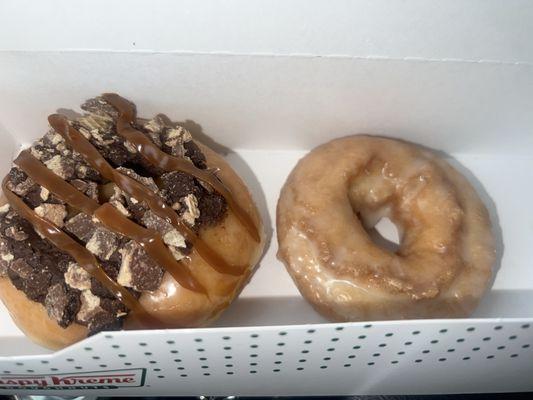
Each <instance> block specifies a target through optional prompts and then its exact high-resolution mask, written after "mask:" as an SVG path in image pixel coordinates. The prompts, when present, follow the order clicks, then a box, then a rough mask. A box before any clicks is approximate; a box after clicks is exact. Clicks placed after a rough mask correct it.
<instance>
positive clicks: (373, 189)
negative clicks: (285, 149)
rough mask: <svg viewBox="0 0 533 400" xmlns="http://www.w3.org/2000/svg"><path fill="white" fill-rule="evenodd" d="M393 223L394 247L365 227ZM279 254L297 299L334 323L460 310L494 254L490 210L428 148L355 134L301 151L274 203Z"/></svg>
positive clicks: (486, 275)
mask: <svg viewBox="0 0 533 400" xmlns="http://www.w3.org/2000/svg"><path fill="white" fill-rule="evenodd" d="M384 217H387V218H389V219H390V220H391V221H392V222H393V223H394V224H395V225H396V227H397V229H398V232H399V236H400V243H399V248H398V249H397V251H395V252H393V251H390V250H387V249H386V248H382V247H380V246H378V245H377V244H376V243H374V241H373V240H372V239H371V238H370V237H369V232H370V230H371V229H372V228H373V227H374V226H375V225H376V224H377V223H378V221H379V220H380V219H382V218H384ZM277 235H278V242H279V252H278V257H279V259H280V260H281V261H283V262H284V264H285V266H286V268H287V270H288V271H289V273H290V274H291V276H292V278H293V280H294V282H295V283H296V285H297V287H298V289H299V290H300V292H301V293H302V294H303V296H304V297H305V298H306V299H307V300H308V301H309V302H310V303H311V304H312V305H313V306H314V307H315V309H316V310H317V311H319V312H320V313H321V314H323V315H324V316H326V317H327V318H330V319H332V320H336V321H357V320H380V319H402V318H445V317H461V316H467V315H468V314H469V313H471V312H472V311H473V309H474V308H475V307H476V305H477V303H478V302H479V300H480V298H481V296H482V295H483V293H484V292H485V290H486V289H487V287H488V285H489V282H490V280H491V276H492V268H493V264H494V260H495V242H494V237H493V234H492V231H491V223H490V219H489V214H488V212H487V209H486V207H485V205H484V204H483V203H482V201H481V200H480V198H479V197H478V195H477V193H476V191H475V190H474V188H473V187H472V186H471V185H470V183H469V182H468V181H467V180H466V179H465V178H464V177H463V176H462V175H461V174H459V173H458V172H457V171H456V170H455V169H453V168H452V167H451V166H450V165H449V164H448V163H447V162H446V161H445V160H443V159H442V158H440V157H439V156H438V155H437V154H435V153H434V152H432V151H429V150H426V149H424V148H422V147H420V146H417V145H414V144H410V143H406V142H403V141H398V140H392V139H385V138H379V137H372V136H365V135H356V136H350V137H345V138H341V139H336V140H333V141H331V142H329V143H326V144H323V145H321V146H319V147H317V148H315V149H314V150H312V151H311V152H310V153H309V154H307V155H306V156H305V157H304V158H302V159H301V160H300V161H299V163H298V164H297V166H296V167H295V168H294V170H293V171H292V172H291V174H290V176H289V177H288V179H287V181H286V183H285V185H284V186H283V188H282V190H281V194H280V197H279V201H278V206H277Z"/></svg>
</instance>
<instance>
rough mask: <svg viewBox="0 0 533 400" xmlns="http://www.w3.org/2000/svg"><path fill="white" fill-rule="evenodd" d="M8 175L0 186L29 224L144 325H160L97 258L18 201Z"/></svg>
mask: <svg viewBox="0 0 533 400" xmlns="http://www.w3.org/2000/svg"><path fill="white" fill-rule="evenodd" d="M8 182H9V180H8V177H5V178H4V180H3V182H2V189H3V191H4V194H5V196H6V198H7V201H8V203H9V205H10V206H11V207H13V209H14V210H15V211H16V212H17V213H18V214H19V215H20V216H21V217H22V218H24V219H25V220H27V221H28V222H29V223H31V224H32V226H33V227H34V228H35V230H36V231H37V232H39V233H40V234H41V235H43V236H44V237H45V238H46V239H48V240H49V241H50V242H52V244H54V245H55V246H56V247H57V248H59V249H60V250H62V251H64V252H65V253H68V254H70V256H71V257H72V258H74V259H75V260H76V262H77V263H78V264H79V265H80V266H81V267H82V268H83V269H84V270H85V271H87V272H88V273H89V274H91V275H92V276H93V277H95V278H96V279H97V280H98V281H99V282H100V283H101V284H102V285H104V287H105V288H106V289H107V290H109V291H110V292H111V293H113V295H114V296H115V297H116V298H117V299H118V300H119V301H121V302H122V303H123V304H124V305H125V306H126V307H128V308H129V309H130V310H131V312H132V317H133V318H136V319H137V320H138V321H139V322H140V323H141V324H143V325H145V326H155V327H159V326H164V325H163V324H162V322H161V321H159V320H157V319H156V318H154V317H153V316H151V315H150V314H148V313H147V312H146V310H145V309H144V308H143V307H142V306H141V304H140V303H139V302H138V301H137V299H136V298H135V297H133V295H132V294H131V293H130V292H128V291H127V290H126V289H125V288H123V287H122V286H120V285H119V284H117V283H116V282H115V281H113V280H112V279H111V278H110V277H109V276H107V274H106V273H105V272H104V270H103V269H102V268H101V267H100V265H99V264H98V261H97V260H96V258H95V257H94V255H93V254H92V253H90V252H89V250H87V249H86V248H85V247H83V246H82V245H80V244H79V243H78V242H76V241H75V240H74V239H72V238H71V237H70V236H69V235H67V234H66V233H65V232H63V231H62V230H61V229H59V228H58V227H57V226H55V225H54V224H52V223H51V222H49V221H47V220H46V219H44V218H41V217H40V216H38V215H37V214H36V213H35V212H34V211H33V210H32V209H31V208H30V207H28V206H27V205H26V203H24V201H22V199H20V198H19V197H18V196H17V195H16V194H15V193H13V192H12V191H11V190H9V188H8V187H7V183H8Z"/></svg>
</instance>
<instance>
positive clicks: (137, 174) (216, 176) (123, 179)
mask: <svg viewBox="0 0 533 400" xmlns="http://www.w3.org/2000/svg"><path fill="white" fill-rule="evenodd" d="M82 109H84V111H85V112H86V113H84V114H83V115H82V116H81V117H79V118H77V119H75V120H72V121H69V120H67V119H66V117H63V116H60V115H52V116H50V117H49V121H50V124H51V126H52V129H51V130H50V132H48V133H47V134H46V135H45V137H44V138H42V139H41V140H39V141H38V142H36V143H34V144H33V145H32V147H31V148H30V149H28V150H25V151H23V152H22V153H21V154H20V155H19V156H18V157H17V158H16V160H15V162H14V163H15V167H13V168H12V169H11V171H10V173H9V174H8V175H7V176H6V178H5V179H4V183H3V191H4V195H5V196H6V198H7V203H5V205H3V206H2V207H1V208H0V228H1V231H0V256H1V258H0V298H1V299H2V301H3V302H4V304H5V305H6V307H7V309H8V311H9V313H10V314H11V316H12V318H13V320H14V321H15V323H16V324H17V325H18V327H19V328H20V329H21V330H22V331H23V332H24V333H25V334H26V335H27V336H28V337H30V338H31V339H32V340H34V341H35V342H37V343H38V344H40V345H42V346H45V347H48V348H52V349H58V348H62V347H65V346H67V345H69V344H72V343H74V342H76V341H79V340H81V339H83V338H84V337H86V336H87V335H89V334H94V333H97V332H99V331H102V330H111V329H142V328H180V327H197V326H204V325H207V324H209V323H210V322H212V321H213V320H214V319H216V318H217V317H218V315H219V314H220V313H221V312H222V311H223V310H224V309H225V308H226V307H227V306H228V305H229V304H230V303H231V301H232V300H233V299H234V298H235V297H236V296H237V295H238V293H239V292H240V290H241V289H242V287H243V286H244V285H245V284H246V283H247V281H248V279H249V278H250V276H251V274H252V272H253V268H254V266H255V265H256V263H257V262H258V260H259V257H260V255H261V254H262V251H263V246H264V233H263V225H262V221H261V219H260V216H259V213H258V210H257V208H256V206H255V204H254V202H253V199H252V197H251V194H250V192H249V191H248V189H247V188H246V185H245V184H244V182H243V181H242V180H241V179H240V178H239V176H238V175H237V174H236V172H235V171H234V170H233V169H232V168H231V167H230V166H229V164H228V163H227V162H226V161H225V160H224V159H223V158H222V157H221V156H219V155H217V154H216V153H215V152H213V151H212V150H211V149H209V148H207V147H206V146H204V145H202V144H200V143H198V142H195V141H193V140H192V138H191V136H190V133H189V132H187V131H186V130H185V129H184V128H182V127H179V126H176V125H174V124H171V123H170V122H169V121H168V119H167V118H165V117H163V116H157V117H155V118H153V119H151V120H143V119H140V118H136V116H135V109H134V106H133V105H132V104H131V103H129V102H127V101H126V100H124V99H122V98H121V97H119V96H117V95H114V94H107V95H104V96H103V97H98V98H96V99H91V100H89V101H87V102H86V103H85V104H84V105H83V106H82Z"/></svg>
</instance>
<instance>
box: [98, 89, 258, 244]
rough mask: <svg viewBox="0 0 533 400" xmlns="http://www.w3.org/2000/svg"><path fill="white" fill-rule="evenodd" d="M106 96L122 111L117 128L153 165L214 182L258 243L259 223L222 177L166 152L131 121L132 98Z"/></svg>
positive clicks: (209, 182)
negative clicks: (218, 177)
mask: <svg viewBox="0 0 533 400" xmlns="http://www.w3.org/2000/svg"><path fill="white" fill-rule="evenodd" d="M102 97H103V98H104V99H105V100H106V101H107V102H108V103H110V104H111V105H112V106H113V107H115V108H116V109H117V110H118V112H119V118H118V121H117V132H118V134H119V135H121V136H122V137H123V138H124V139H126V140H128V141H130V142H131V143H133V144H134V145H135V146H136V147H137V150H138V151H139V153H141V154H142V155H143V156H144V157H145V158H146V159H147V160H148V161H149V162H150V163H152V164H153V165H155V166H157V167H159V168H161V169H163V170H165V171H167V172H171V171H182V172H186V173H188V174H189V175H192V176H194V177H195V178H197V179H200V180H201V181H203V182H205V183H207V184H208V185H210V186H211V187H212V188H213V189H214V190H216V191H217V192H218V193H220V194H221V195H222V196H223V197H224V199H225V200H226V202H227V203H228V206H229V208H230V209H231V211H233V213H234V214H235V216H236V217H237V219H238V220H239V221H240V222H241V224H242V225H243V226H244V228H245V229H246V230H247V231H248V233H249V234H250V236H251V237H252V238H253V239H254V240H255V241H256V242H257V243H259V242H260V241H261V237H260V236H259V231H258V229H257V226H256V225H255V223H254V222H253V220H252V218H251V217H250V215H249V214H248V213H247V212H246V211H245V210H244V209H243V208H242V207H241V206H240V205H239V204H238V203H237V202H236V201H235V199H234V198H233V195H232V193H231V191H230V190H229V189H228V188H227V187H226V186H225V185H224V184H223V183H222V182H221V181H219V180H218V179H217V177H216V176H215V175H213V174H212V173H209V172H207V171H205V170H202V169H200V168H196V166H195V165H194V164H193V163H192V162H190V161H188V160H185V159H182V158H178V157H174V156H171V155H169V154H167V153H165V152H164V151H162V150H161V149H160V148H159V147H157V146H156V145H155V144H154V143H153V142H152V141H151V140H150V139H149V138H147V137H146V136H145V135H143V134H142V133H141V132H139V131H138V130H136V129H135V128H133V127H132V125H131V124H132V123H133V122H135V110H134V108H133V106H132V104H131V103H130V102H129V101H127V100H126V99H124V98H123V97H121V96H119V95H118V94H116V93H105V94H104V95H103V96H102ZM193 244H194V243H193Z"/></svg>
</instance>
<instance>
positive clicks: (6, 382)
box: [0, 0, 533, 396]
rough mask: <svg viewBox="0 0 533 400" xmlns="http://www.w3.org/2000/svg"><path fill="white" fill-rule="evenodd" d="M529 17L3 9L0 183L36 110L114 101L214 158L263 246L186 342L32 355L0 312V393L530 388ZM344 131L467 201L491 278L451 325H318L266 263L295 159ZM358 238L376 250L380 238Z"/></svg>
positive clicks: (254, 8) (442, 6)
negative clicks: (435, 169)
mask: <svg viewBox="0 0 533 400" xmlns="http://www.w3.org/2000/svg"><path fill="white" fill-rule="evenodd" d="M25 3H27V4H25ZM532 19H533V5H526V6H524V5H523V4H521V3H520V2H518V1H508V2H505V4H504V3H501V4H500V3H492V2H485V1H481V0H479V1H477V0H476V1H471V2H469V3H468V4H455V3H448V2H446V3H443V2H433V1H431V2H420V1H416V0H408V1H404V2H401V3H393V4H391V3H389V2H387V4H385V2H381V1H377V2H376V1H370V0H368V1H367V0H361V1H356V2H349V1H340V2H335V3H331V2H327V1H323V0H311V1H303V0H301V1H300V0H298V1H294V2H290V3H287V2H284V1H277V0H276V1H270V2H248V1H245V0H234V1H231V2H224V3H220V2H216V1H207V2H202V3H201V4H200V3H197V2H193V1H182V2H171V1H166V0H155V1H152V2H147V1H143V0H134V1H130V2H128V8H127V9H125V8H124V6H123V5H119V3H114V2H111V3H110V2H105V1H103V0H96V1H92V2H90V4H89V3H86V2H81V1H66V0H60V1H55V2H52V1H48V0H46V1H41V2H31V1H28V2H20V1H11V0H7V1H4V2H2V4H0V87H1V88H2V89H1V90H0V136H1V140H2V146H0V170H1V172H2V175H4V174H5V173H6V172H7V170H8V168H9V167H10V164H11V160H12V159H13V157H14V156H15V155H16V154H17V153H18V151H19V150H20V149H21V148H22V147H24V146H27V145H28V144H29V143H31V141H33V140H34V139H36V138H38V137H39V136H41V135H42V134H43V133H44V132H45V130H46V116H47V115H48V114H50V113H53V112H56V111H57V107H61V106H65V107H69V106H72V107H73V106H74V105H77V104H80V103H82V102H83V101H84V100H85V99H87V98H90V97H92V96H95V95H97V94H100V93H102V92H107V91H115V92H118V93H121V94H122V95H124V96H125V97H127V98H129V99H131V100H132V101H134V102H135V103H136V104H137V107H138V109H139V110H140V115H141V116H144V117H151V116H153V115H154V114H155V113H156V112H164V113H166V114H167V115H169V116H171V117H172V118H174V119H176V120H180V121H183V123H184V126H185V127H186V128H187V129H189V130H190V131H191V133H192V134H193V136H194V137H196V138H199V139H200V140H202V141H204V142H205V143H206V144H208V145H209V146H210V147H211V148H213V149H215V150H217V151H219V152H222V153H224V154H225V155H226V159H227V160H228V162H229V163H230V164H231V165H232V166H233V167H234V168H235V170H236V171H237V172H238V173H239V174H240V176H241V177H242V178H243V179H244V180H245V181H246V183H247V185H248V186H249V188H250V189H251V190H252V192H253V195H254V198H255V200H256V202H257V204H258V206H259V208H260V210H261V212H262V216H263V219H264V222H265V226H266V229H267V234H268V238H269V240H268V243H267V250H266V252H265V254H264V257H263V258H262V261H261V262H260V266H259V268H258V270H257V272H256V273H255V274H254V276H253V277H252V279H251V281H250V283H249V284H248V285H247V286H246V287H245V289H244V291H243V292H242V293H241V295H240V297H239V298H238V299H237V300H236V301H235V302H234V303H233V304H232V305H231V306H230V307H229V308H228V309H227V310H226V312H225V313H224V314H223V315H222V317H221V318H220V319H219V320H218V321H217V322H216V323H215V325H213V326H210V327H207V328H201V329H181V330H179V329H176V330H139V331H116V332H102V333H99V334H97V335H95V336H92V337H90V338H88V339H85V340H83V341H82V342H79V343H77V344H75V345H73V346H70V347H68V348H66V349H64V350H61V351H57V352H52V351H50V350H46V349H44V348H41V347H39V346H37V345H35V344H33V343H32V342H31V341H29V340H28V339H27V338H26V337H25V336H24V335H23V334H22V332H20V331H19V330H18V328H17V327H16V326H15V324H14V323H13V322H12V320H11V318H10V316H9V314H8V312H7V310H6V309H5V308H4V306H3V305H0V395H1V394H13V393H17V394H56V395H69V396H70V395H78V394H93V395H95V396H112V395H175V396H176V395H180V396H186V395H196V396H198V395H206V396H207V395H242V396H268V395H273V396H282V395H293V396H310V395H364V394H431V393H473V392H513V391H532V390H533V380H532V379H531V376H532V373H533V270H532V269H531V261H530V260H531V258H532V257H533V250H532V249H533V246H532V245H533V211H532V210H531V206H530V201H529V199H530V198H531V197H532V196H533V186H532V185H531V182H533V172H532V171H533V113H532V109H533V96H532V93H533V51H532V47H531V44H530V42H529V41H530V40H529V39H530V37H531V35H532V34H533V27H532V25H531V24H528V23H527V22H528V21H531V20H532ZM63 111H64V110H63ZM361 132H364V133H372V134H379V135H387V136H391V137H396V138H401V139H406V140H410V141H413V142H417V143H420V144H422V145H425V146H428V147H431V148H434V149H436V150H439V151H442V152H443V154H445V155H446V157H449V159H450V160H451V162H452V164H453V165H454V166H456V167H457V168H458V169H459V170H460V171H461V172H462V173H463V174H465V176H466V177H467V178H468V179H469V180H470V182H471V183H472V184H473V185H474V186H475V188H476V189H477V191H478V193H479V194H480V195H481V197H482V199H483V200H484V202H485V204H486V205H487V207H488V209H489V212H490V215H491V219H492V222H493V225H494V232H495V235H496V238H497V259H498V261H497V269H498V271H497V274H496V276H495V279H494V283H493V286H492V289H491V290H490V291H489V292H488V293H487V295H486V296H485V297H484V298H483V300H482V302H481V304H480V306H479V307H478V308H477V310H476V311H475V313H474V314H473V315H472V317H471V318H466V319H431V320H429V319H428V320H402V321H361V322H354V323H331V322H328V321H326V320H324V319H323V318H322V317H321V316H320V315H319V314H317V313H316V312H315V311H314V310H313V309H312V307H311V306H310V305H309V304H308V303H307V302H306V301H305V300H304V299H303V298H302V296H301V295H300V293H299V292H298V290H297V289H296V287H295V286H294V284H293V282H292V280H291V278H290V276H289V275H288V273H287V272H286V270H285V268H284V266H283V265H282V263H281V262H280V261H278V260H277V259H276V251H277V242H276V238H275V208H276V202H277V199H278V195H279V190H280V188H281V186H282V185H283V183H284V181H285V179H286V177H287V175H288V174H289V172H290V171H291V169H292V168H293V167H294V165H295V163H296V162H297V160H298V159H299V158H301V157H302V156H303V155H304V154H306V152H307V151H309V150H310V149H311V148H313V147H314V146H316V145H318V144H320V143H323V142H326V141H328V140H330V139H332V138H334V137H340V136H344V135H348V134H353V133H361ZM378 230H379V231H380V233H381V234H382V235H383V236H384V237H386V238H387V239H389V240H390V241H395V240H397V233H396V232H395V228H394V226H393V225H392V224H391V223H390V222H389V223H387V221H382V222H381V223H380V224H379V225H378Z"/></svg>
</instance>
